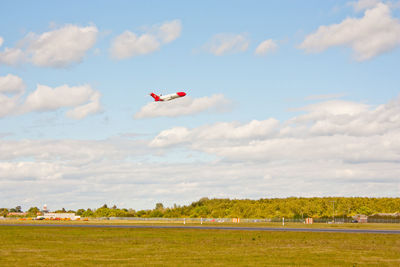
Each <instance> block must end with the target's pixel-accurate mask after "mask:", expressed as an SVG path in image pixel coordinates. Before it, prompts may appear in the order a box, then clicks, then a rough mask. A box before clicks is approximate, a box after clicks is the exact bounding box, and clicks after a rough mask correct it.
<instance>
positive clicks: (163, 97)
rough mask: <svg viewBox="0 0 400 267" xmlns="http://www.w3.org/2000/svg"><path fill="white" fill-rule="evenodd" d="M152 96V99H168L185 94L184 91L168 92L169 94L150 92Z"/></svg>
mask: <svg viewBox="0 0 400 267" xmlns="http://www.w3.org/2000/svg"><path fill="white" fill-rule="evenodd" d="M150 95H151V96H152V97H153V98H154V101H156V102H157V101H170V100H172V99H175V98H180V97H184V96H185V95H186V93H185V92H177V93H175V94H169V95H156V94H155V93H151V94H150Z"/></svg>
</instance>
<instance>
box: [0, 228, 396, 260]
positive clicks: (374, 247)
mask: <svg viewBox="0 0 400 267" xmlns="http://www.w3.org/2000/svg"><path fill="white" fill-rule="evenodd" d="M0 265H1V266H10V265H11V266H18V265H21V266H22V265H23V266H27V265H28V266H29V265H34V266H46V265H51V266H61V265H63V266H64V265H69V266H76V265H84V266H85V265H86V266H87V265H131V266H132V265H136V266H142V265H151V266H154V265H160V266H161V265H162V266H165V265H172V266H193V265H194V266H202V265H207V266H299V265H301V266H305V265H307V266H399V265H400V237H399V235H387V234H347V233H303V232H299V233H294V232H259V231H254V232H253V231H223V230H190V229H110V228H65V227H63V228H58V227H54V228H53V227H50V228H48V227H46V228H42V227H34V226H32V227H19V226H0Z"/></svg>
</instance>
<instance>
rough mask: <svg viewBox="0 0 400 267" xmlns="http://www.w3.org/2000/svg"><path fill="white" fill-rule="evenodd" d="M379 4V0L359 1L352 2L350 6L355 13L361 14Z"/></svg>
mask: <svg viewBox="0 0 400 267" xmlns="http://www.w3.org/2000/svg"><path fill="white" fill-rule="evenodd" d="M378 3H380V1H379V0H359V1H357V2H350V5H351V6H353V8H354V10H355V11H357V12H360V11H364V10H366V9H370V8H373V7H375V6H376V5H377V4H378Z"/></svg>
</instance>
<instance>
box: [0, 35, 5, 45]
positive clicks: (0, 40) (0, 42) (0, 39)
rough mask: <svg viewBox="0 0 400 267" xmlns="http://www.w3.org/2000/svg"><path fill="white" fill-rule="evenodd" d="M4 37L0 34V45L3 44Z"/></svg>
mask: <svg viewBox="0 0 400 267" xmlns="http://www.w3.org/2000/svg"><path fill="white" fill-rule="evenodd" d="M3 42H4V39H3V37H1V36H0V47H1V46H2V45H3Z"/></svg>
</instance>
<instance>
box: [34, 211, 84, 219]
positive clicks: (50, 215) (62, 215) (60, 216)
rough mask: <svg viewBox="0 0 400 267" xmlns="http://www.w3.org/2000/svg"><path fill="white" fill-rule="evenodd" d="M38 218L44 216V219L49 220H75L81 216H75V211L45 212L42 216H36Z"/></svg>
mask: <svg viewBox="0 0 400 267" xmlns="http://www.w3.org/2000/svg"><path fill="white" fill-rule="evenodd" d="M38 218H44V219H49V220H55V219H70V220H77V219H80V218H81V216H75V213H55V212H47V213H44V214H43V215H42V216H38Z"/></svg>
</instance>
